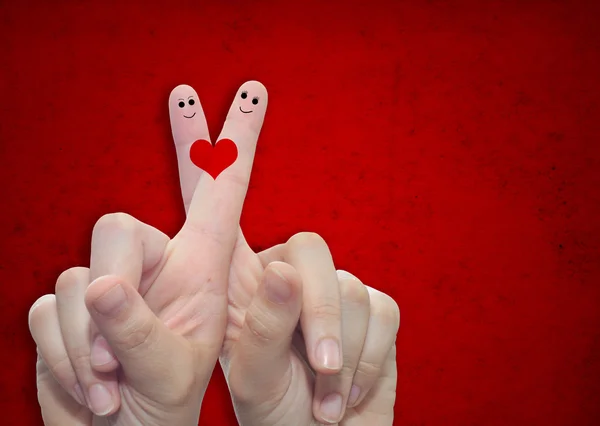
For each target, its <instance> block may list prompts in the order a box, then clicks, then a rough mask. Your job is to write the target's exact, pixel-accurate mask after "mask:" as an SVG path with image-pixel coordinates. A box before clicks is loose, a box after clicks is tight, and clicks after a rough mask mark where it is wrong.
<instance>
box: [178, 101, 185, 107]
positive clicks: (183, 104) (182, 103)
mask: <svg viewBox="0 0 600 426" xmlns="http://www.w3.org/2000/svg"><path fill="white" fill-rule="evenodd" d="M177 105H179V108H183V107H184V106H185V102H183V101H181V102H179V103H178V104H177Z"/></svg>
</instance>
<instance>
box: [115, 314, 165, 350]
mask: <svg viewBox="0 0 600 426" xmlns="http://www.w3.org/2000/svg"><path fill="white" fill-rule="evenodd" d="M156 333H157V330H156V322H154V321H152V320H150V319H146V320H144V321H141V322H140V323H137V324H131V325H129V326H126V327H124V328H123V331H122V332H121V333H119V334H117V335H115V337H114V344H115V345H116V346H118V347H119V348H120V349H121V350H122V351H125V352H136V351H138V350H144V351H146V350H148V351H151V348H152V346H153V345H154V344H155V343H156V342H155V340H156V338H155V336H156Z"/></svg>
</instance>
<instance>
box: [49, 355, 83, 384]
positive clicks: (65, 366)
mask: <svg viewBox="0 0 600 426" xmlns="http://www.w3.org/2000/svg"><path fill="white" fill-rule="evenodd" d="M42 358H44V356H43V355H42ZM45 364H46V367H47V368H48V370H49V371H50V372H51V373H52V375H53V376H54V377H55V378H56V381H57V382H59V383H60V384H61V385H68V384H71V383H72V384H75V382H76V381H77V378H76V376H75V371H74V369H73V366H72V365H71V360H70V359H69V357H68V356H63V357H61V358H59V359H58V360H56V361H54V362H53V363H48V362H45Z"/></svg>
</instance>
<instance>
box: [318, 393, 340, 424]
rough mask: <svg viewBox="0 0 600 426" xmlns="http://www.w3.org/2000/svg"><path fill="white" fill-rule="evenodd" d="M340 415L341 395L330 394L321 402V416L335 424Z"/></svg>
mask: <svg viewBox="0 0 600 426" xmlns="http://www.w3.org/2000/svg"><path fill="white" fill-rule="evenodd" d="M341 415H342V395H340V394H339V393H330V394H329V395H327V396H326V397H325V398H323V399H322V400H321V416H322V417H323V419H324V420H327V421H328V422H337V421H339V420H340V416H341Z"/></svg>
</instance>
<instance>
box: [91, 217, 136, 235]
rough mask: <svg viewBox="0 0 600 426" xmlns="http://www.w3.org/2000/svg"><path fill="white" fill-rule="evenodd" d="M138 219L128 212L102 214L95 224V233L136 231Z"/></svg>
mask: <svg viewBox="0 0 600 426" xmlns="http://www.w3.org/2000/svg"><path fill="white" fill-rule="evenodd" d="M135 229H136V220H135V219H134V218H133V216H131V215H129V214H127V213H121V212H118V213H108V214H105V215H104V216H102V217H101V218H100V219H98V221H97V222H96V224H95V225H94V230H93V234H96V233H98V232H110V231H124V232H130V233H133V232H135Z"/></svg>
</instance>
